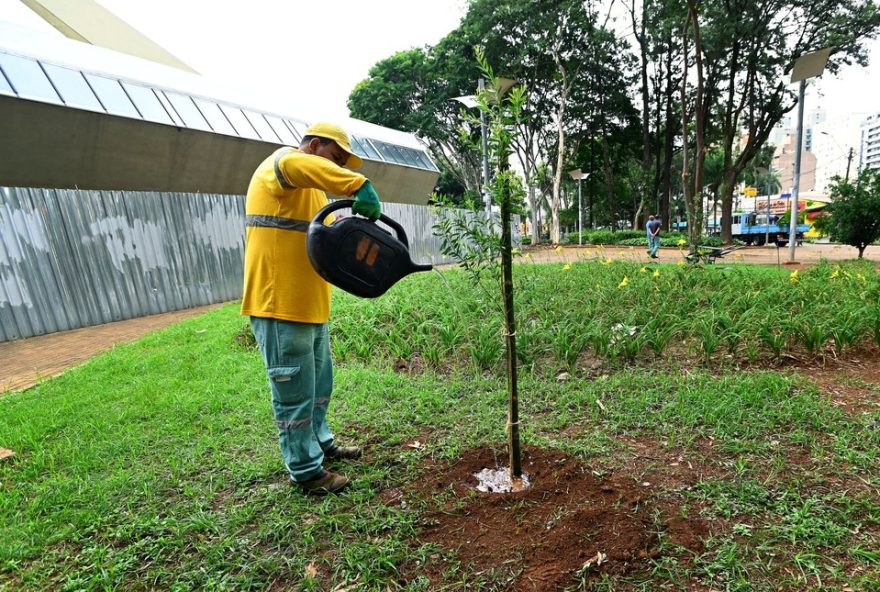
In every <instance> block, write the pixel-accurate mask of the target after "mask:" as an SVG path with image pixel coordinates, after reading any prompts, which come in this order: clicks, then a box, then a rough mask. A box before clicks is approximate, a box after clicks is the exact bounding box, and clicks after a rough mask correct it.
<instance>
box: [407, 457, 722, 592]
mask: <svg viewBox="0 0 880 592" xmlns="http://www.w3.org/2000/svg"><path fill="white" fill-rule="evenodd" d="M506 464H507V458H506V454H505V452H504V451H503V450H501V451H498V452H496V451H495V450H493V449H492V448H490V447H488V446H483V447H480V448H476V449H474V450H470V451H468V452H466V453H465V454H464V455H463V456H462V458H460V459H456V460H455V461H454V462H452V463H449V464H447V465H442V466H437V467H434V468H433V469H432V470H431V471H429V472H428V474H429V477H427V478H425V479H424V480H422V481H420V482H419V483H418V484H417V485H416V488H417V490H416V494H417V495H418V496H419V497H422V498H423V499H430V498H434V497H435V496H437V495H438V494H442V493H443V492H447V494H448V492H449V488H450V487H451V488H452V489H453V495H446V496H445V497H444V499H447V500H448V501H447V502H445V503H444V504H443V505H442V506H440V507H437V508H436V509H435V510H433V511H429V512H427V513H426V515H425V516H426V519H425V526H424V528H423V530H422V536H421V539H422V542H434V543H437V544H438V545H440V546H441V547H443V548H445V549H447V550H450V551H454V552H455V553H456V554H457V556H458V558H459V559H460V560H461V561H462V564H463V565H464V566H465V567H466V568H467V569H468V571H469V572H470V573H472V574H476V573H485V574H494V577H495V578H500V579H501V580H507V581H508V582H509V583H508V585H507V589H509V590H563V589H565V588H570V587H572V586H574V585H576V584H577V582H578V581H580V580H585V581H591V580H593V579H598V578H600V577H601V574H603V573H606V574H626V573H629V572H633V571H640V570H645V569H647V568H648V567H649V563H650V561H649V560H650V559H651V558H655V557H658V556H659V555H660V554H661V553H664V554H671V553H674V554H675V555H676V556H677V557H678V559H679V560H681V561H687V560H688V559H687V556H688V555H689V553H688V550H690V551H692V552H694V553H699V552H701V551H702V550H703V544H702V540H704V539H705V538H706V537H707V536H708V532H709V529H708V525H707V524H706V522H705V521H704V520H702V519H701V518H699V517H698V516H696V515H694V514H696V512H695V511H691V512H682V511H681V508H680V507H679V506H678V504H677V500H675V499H663V498H662V497H658V494H657V493H656V489H654V488H652V487H651V486H650V484H649V483H647V482H639V481H638V480H637V479H635V478H634V477H633V476H632V475H630V476H626V475H622V474H615V475H609V476H597V474H596V473H594V472H593V471H592V470H591V468H590V467H589V466H587V465H585V464H583V463H581V462H580V461H578V460H576V459H573V458H572V457H571V456H569V455H567V454H565V453H563V452H561V451H558V450H547V449H544V450H542V449H539V448H535V447H528V448H527V449H526V450H524V451H523V472H524V473H526V474H527V475H528V478H529V480H530V482H531V487H529V488H528V489H527V490H525V491H522V492H516V493H503V494H499V493H481V492H478V491H477V490H476V486H477V478H476V477H474V474H475V473H477V472H479V471H480V470H481V469H483V468H493V469H494V468H496V467H498V466H504V465H506ZM683 516H688V517H686V518H685V517H683ZM443 571H444V566H443V565H436V564H435V565H431V564H429V565H427V566H423V567H422V568H420V573H422V574H424V575H427V576H428V577H429V578H431V580H432V582H434V583H435V584H437V585H438V586H439V585H440V584H441V583H442V582H443V575H442V574H443Z"/></svg>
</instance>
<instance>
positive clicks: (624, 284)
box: [617, 276, 629, 288]
mask: <svg viewBox="0 0 880 592" xmlns="http://www.w3.org/2000/svg"><path fill="white" fill-rule="evenodd" d="M628 285H629V278H628V277H626V276H623V280H622V281H621V282H620V284H618V286H617V287H618V288H626V287H627V286H628Z"/></svg>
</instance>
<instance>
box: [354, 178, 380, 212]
mask: <svg viewBox="0 0 880 592" xmlns="http://www.w3.org/2000/svg"><path fill="white" fill-rule="evenodd" d="M351 211H352V212H354V213H355V214H360V215H361V216H363V217H364V218H369V219H370V220H372V221H373V222H375V221H376V220H378V219H379V216H380V215H382V208H381V206H380V205H379V194H378V193H376V190H375V189H373V184H372V183H370V180H369V179H367V180H366V182H365V183H364V184H363V185H361V188H360V189H358V190H357V191H355V192H354V205H352V206H351Z"/></svg>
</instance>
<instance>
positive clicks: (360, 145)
mask: <svg viewBox="0 0 880 592" xmlns="http://www.w3.org/2000/svg"><path fill="white" fill-rule="evenodd" d="M0 95H7V96H13V97H18V98H21V99H28V100H32V101H39V102H43V103H51V104H55V105H63V106H67V107H71V108H75V109H83V110H87V111H93V112H97V113H106V114H109V115H114V116H119V117H127V118H131V119H140V120H143V121H148V122H152V123H158V124H164V125H169V126H176V127H184V128H189V129H194V130H200V131H204V132H209V133H215V134H223V135H227V136H232V137H239V138H247V139H251V140H259V141H264V142H270V143H274V144H283V145H294V146H295V145H298V144H299V142H300V140H301V139H302V137H303V135H304V134H305V131H306V128H307V127H308V124H307V123H306V122H303V121H300V120H297V119H294V118H291V117H288V116H285V115H281V114H278V113H267V112H262V111H258V110H255V109H251V108H247V107H244V106H242V105H237V104H234V103H230V102H224V101H222V100H218V99H214V98H210V97H205V96H197V95H194V94H189V93H187V92H183V91H181V90H177V89H172V88H165V87H161V86H159V85H155V84H148V83H144V82H139V81H137V80H133V79H126V78H122V77H119V76H114V75H109V74H106V73H98V72H92V71H87V70H84V69H79V68H74V67H70V66H65V65H61V64H58V63H53V62H51V61H47V60H45V59H41V58H34V57H29V56H23V55H18V54H16V53H13V52H11V51H8V50H5V49H0ZM351 140H352V149H353V150H354V152H356V153H357V154H358V155H359V156H361V157H362V158H364V159H367V160H373V161H377V162H386V163H393V164H397V165H401V166H407V167H413V168H415V169H421V170H426V171H432V172H438V169H437V166H436V165H435V164H434V162H433V161H432V160H431V158H430V157H429V156H428V154H427V152H426V151H425V150H424V149H421V150H420V149H416V148H413V147H411V146H403V145H399V144H394V143H390V142H388V141H382V140H379V139H376V138H369V137H365V136H363V135H358V134H352V136H351Z"/></svg>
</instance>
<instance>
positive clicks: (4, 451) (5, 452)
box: [0, 448, 15, 460]
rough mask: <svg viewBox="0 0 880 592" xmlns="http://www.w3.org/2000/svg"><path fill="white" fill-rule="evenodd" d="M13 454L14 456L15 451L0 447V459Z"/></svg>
mask: <svg viewBox="0 0 880 592" xmlns="http://www.w3.org/2000/svg"><path fill="white" fill-rule="evenodd" d="M13 456H15V453H14V452H12V451H11V450H8V449H6V448H0V460H3V459H4V458H11V457H13Z"/></svg>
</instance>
